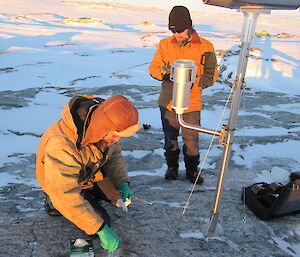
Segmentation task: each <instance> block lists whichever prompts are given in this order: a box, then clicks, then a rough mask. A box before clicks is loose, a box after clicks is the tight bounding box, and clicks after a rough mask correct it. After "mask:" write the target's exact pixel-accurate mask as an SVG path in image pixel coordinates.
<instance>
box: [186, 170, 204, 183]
mask: <svg viewBox="0 0 300 257" xmlns="http://www.w3.org/2000/svg"><path fill="white" fill-rule="evenodd" d="M198 173H199V171H198V170H197V169H196V170H195V171H188V170H187V171H186V178H187V179H189V180H190V181H191V182H192V183H193V184H194V183H195V181H196V179H197V176H198ZM203 182H204V179H203V177H201V176H199V178H198V180H197V184H198V185H200V184H202V183H203Z"/></svg>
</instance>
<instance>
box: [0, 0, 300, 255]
mask: <svg viewBox="0 0 300 257" xmlns="http://www.w3.org/2000/svg"><path fill="white" fill-rule="evenodd" d="M116 2H117V3H112V2H102V3H100V1H98V2H96V1H95V2H88V1H82V2H80V1H59V0H44V1H37V0H28V1H23V0H15V1H14V4H12V3H10V2H9V1H5V2H4V1H0V8H1V13H0V38H1V39H0V60H1V62H0V90H1V91H0V108H1V111H0V120H1V123H0V124H1V126H0V142H1V145H2V147H1V150H0V204H1V212H0V236H1V239H2V240H1V241H0V247H1V256H12V257H20V256H22V257H23V256H24V257H29V256H31V257H37V256H39V257H40V256H43V257H47V256H53V257H54V256H55V257H57V256H61V257H63V256H68V252H69V249H68V239H71V238H77V237H86V236H85V235H84V234H83V233H82V232H81V231H80V230H79V229H77V228H76V227H75V226H74V225H73V224H71V223H70V222H68V221H67V220H65V219H64V218H61V217H49V216H48V215H46V213H45V212H44V210H43V192H42V191H41V189H40V187H39V186H38V184H37V182H36V180H35V167H34V158H35V152H36V149H37V146H38V143H39V138H40V136H41V134H42V133H43V131H44V130H45V129H46V128H47V127H48V126H49V125H50V124H51V123H53V122H54V121H55V120H57V119H58V118H59V116H60V111H61V109H62V107H63V105H64V104H65V103H66V101H67V100H68V99H69V98H70V97H71V96H72V95H74V94H77V93H80V94H90V95H97V96H100V97H109V96H110V95H112V94H122V95H124V96H127V97H129V98H130V99H131V100H132V101H133V102H134V103H135V105H136V106H137V107H138V109H139V112H140V116H141V117H140V121H141V122H142V123H147V124H150V125H151V126H152V127H151V129H150V130H144V131H140V132H138V133H137V134H136V135H135V136H134V137H132V138H129V139H126V140H123V141H122V147H123V149H124V155H125V158H126V160H127V162H128V166H129V171H130V176H131V181H132V187H133V189H134V191H135V193H136V196H137V197H138V198H141V199H145V200H147V201H150V202H152V203H153V205H146V204H143V203H141V202H139V201H134V202H133V204H132V205H131V206H130V208H129V212H128V214H127V213H125V212H122V211H121V210H119V209H116V208H112V207H110V206H107V210H108V211H109V213H110V214H111V216H112V220H113V228H114V229H115V230H116V231H117V232H118V233H119V235H120V237H121V239H122V245H121V248H120V250H118V252H116V253H115V254H114V255H109V254H107V253H106V252H105V251H103V250H102V249H101V248H100V247H99V242H97V241H96V240H95V241H94V244H95V248H96V252H97V253H96V256H99V257H100V256H130V257H131V256H132V257H133V256H145V257H152V256H164V257H169V256H170V257H171V256H226V257H229V256H230V257H231V256H234V255H235V256H247V257H248V256H249V257H252V256H260V257H269V256H274V257H279V256H282V257H283V256H299V255H300V239H299V238H300V221H299V215H298V216H297V215H293V216H287V217H283V218H280V219H276V220H274V221H271V222H263V221H260V220H259V219H257V218H256V217H255V216H254V215H253V214H252V213H251V212H250V211H249V210H248V209H247V208H246V207H245V206H244V205H243V203H242V202H241V200H240V196H241V192H242V186H245V185H250V184H252V183H254V182H257V181H265V182H272V181H279V182H282V183H286V182H287V179H288V175H289V174H290V172H292V171H299V170H300V161H299V150H298V149H299V143H300V142H299V140H300V97H299V96H300V87H299V85H300V81H299V80H300V69H299V59H300V47H299V42H300V34H299V29H298V28H299V25H300V20H299V19H300V16H299V10H298V12H297V13H295V12H291V11H287V12H284V13H282V12H274V14H272V15H262V16H260V18H259V19H258V24H257V27H256V31H257V32H258V34H257V36H256V37H255V39H254V42H253V44H252V49H251V58H250V60H249V64H248V71H247V78H246V90H245V94H244V99H243V103H242V106H241V109H240V112H239V120H238V124H237V132H236V134H235V139H234V146H233V151H232V158H231V161H230V163H229V168H228V172H227V177H226V185H225V188H224V194H223V198H222V204H221V218H220V220H219V221H220V226H221V227H222V229H223V235H222V236H219V235H217V236H215V237H212V238H206V237H204V235H203V231H204V230H205V228H206V226H207V223H208V220H209V217H210V210H211V208H212V204H213V199H214V190H215V187H216V183H217V177H218V167H219V162H220V157H221V153H222V146H220V145H218V143H217V140H215V143H214V145H213V147H212V150H211V151H210V152H209V154H208V158H207V161H206V163H205V164H204V169H205V171H204V172H203V176H204V178H205V183H204V184H203V186H198V187H196V191H195V192H194V194H193V196H192V200H191V203H190V204H189V207H188V209H187V212H186V214H185V216H184V217H183V219H181V220H180V215H181V212H182V208H183V206H184V205H185V202H186V200H187V198H188V195H189V192H190V190H191V187H192V185H191V184H190V183H188V182H187V181H186V180H185V178H184V164H183V162H182V160H181V163H180V168H181V172H180V177H179V180H177V181H172V182H169V181H165V180H164V177H163V176H164V171H165V169H166V166H165V164H164V159H163V151H162V143H163V133H162V130H161V124H160V118H159V112H158V108H157V104H156V99H157V97H158V94H159V90H160V84H159V82H158V81H154V80H153V79H152V78H151V77H150V76H149V75H148V71H147V66H148V63H149V62H150V61H151V59H152V57H153V54H154V52H155V50H156V48H155V46H156V45H157V43H158V42H159V40H160V39H161V38H164V37H166V36H168V35H169V32H168V30H167V25H166V24H167V17H168V12H169V9H168V8H167V7H168V6H167V7H164V6H159V7H157V6H156V7H151V6H149V3H148V2H147V4H144V5H143V1H140V2H139V4H137V5H129V4H124V3H121V1H116ZM131 2H132V1H131ZM185 2H186V3H187V4H189V2H190V1H185ZM200 2H201V1H199V6H200V7H201V6H202V5H201V3H200ZM177 3H178V1H177V2H176V1H174V4H177ZM193 6H194V3H193ZM200 7H199V8H195V9H191V10H192V18H193V21H194V25H195V29H196V30H197V31H198V32H199V34H201V35H203V36H204V37H205V38H207V39H208V40H210V41H211V42H213V43H214V45H215V49H216V52H217V54H218V60H219V64H220V77H219V80H218V82H217V83H216V84H215V86H214V87H212V88H210V89H207V90H205V93H204V96H203V101H204V110H203V112H202V125H203V126H204V127H208V128H216V126H217V124H218V120H219V118H220V116H221V112H222V110H223V108H224V104H225V102H226V100H227V97H228V95H229V92H230V89H231V88H230V84H231V82H232V80H233V79H234V74H235V70H236V65H237V60H238V52H239V44H240V40H239V36H240V32H241V26H242V14H240V13H237V12H235V11H230V10H224V9H222V8H217V7H211V8H207V7H203V6H202V7H203V10H202V9H201V8H200ZM164 8H166V9H167V10H166V9H164ZM227 115H228V111H226V112H225V115H224V119H223V121H222V123H226V119H227ZM222 123H221V124H222ZM210 140H211V137H210V136H207V135H201V145H200V146H201V159H202V160H203V159H204V156H205V154H206V149H207V148H208V145H209V143H210ZM179 220H180V222H179Z"/></svg>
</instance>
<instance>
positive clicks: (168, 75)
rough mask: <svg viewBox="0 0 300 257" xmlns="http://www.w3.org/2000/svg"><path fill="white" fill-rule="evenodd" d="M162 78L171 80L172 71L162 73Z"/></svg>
mask: <svg viewBox="0 0 300 257" xmlns="http://www.w3.org/2000/svg"><path fill="white" fill-rule="evenodd" d="M162 80H163V81H171V79H170V73H165V74H163V75H162Z"/></svg>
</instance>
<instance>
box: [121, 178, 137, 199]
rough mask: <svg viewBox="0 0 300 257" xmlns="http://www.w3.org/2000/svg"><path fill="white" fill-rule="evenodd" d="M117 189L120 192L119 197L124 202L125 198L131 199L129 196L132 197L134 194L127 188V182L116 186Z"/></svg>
mask: <svg viewBox="0 0 300 257" xmlns="http://www.w3.org/2000/svg"><path fill="white" fill-rule="evenodd" d="M118 189H119V192H120V197H121V198H122V200H123V201H124V202H125V201H126V198H131V196H134V193H133V192H132V190H131V189H130V187H129V184H128V182H122V183H120V184H119V185H118Z"/></svg>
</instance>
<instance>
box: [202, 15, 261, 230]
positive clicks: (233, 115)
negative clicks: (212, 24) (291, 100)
mask: <svg viewBox="0 0 300 257" xmlns="http://www.w3.org/2000/svg"><path fill="white" fill-rule="evenodd" d="M258 15H259V12H251V11H247V12H244V23H243V33H242V38H241V41H242V45H241V50H240V56H239V62H238V68H237V75H236V83H235V86H234V93H233V98H232V103H231V108H230V114H229V120H228V125H227V134H226V135H225V146H224V149H223V154H222V159H221V163H220V168H219V178H218V184H217V189H216V192H215V201H214V206H213V208H212V214H211V218H210V222H209V225H208V228H207V232H206V235H207V236H208V235H210V234H211V233H213V232H214V231H215V229H216V225H217V219H218V216H219V208H220V201H221V197H222V192H223V186H224V178H225V172H226V169H227V167H228V162H229V158H230V153H231V147H232V143H233V136H234V131H235V128H236V121H237V116H238V111H239V108H240V103H241V96H242V93H243V90H244V88H243V81H244V77H245V73H246V68H247V62H248V57H249V52H250V45H251V42H252V39H253V37H254V31H255V25H256V20H257V17H258Z"/></svg>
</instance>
